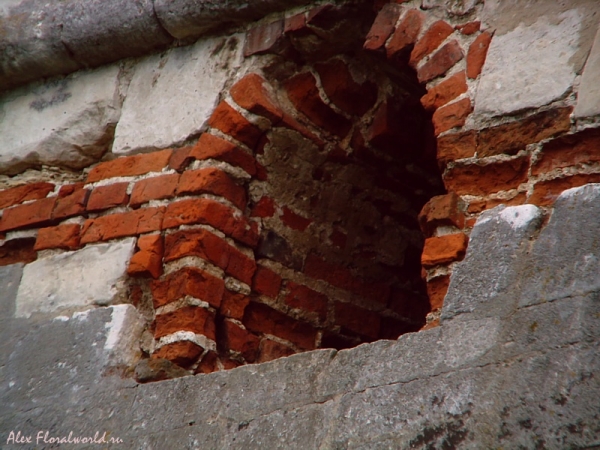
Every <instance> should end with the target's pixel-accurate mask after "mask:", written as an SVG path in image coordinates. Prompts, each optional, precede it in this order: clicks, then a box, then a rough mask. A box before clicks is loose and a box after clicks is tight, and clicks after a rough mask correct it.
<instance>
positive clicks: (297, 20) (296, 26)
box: [283, 13, 306, 33]
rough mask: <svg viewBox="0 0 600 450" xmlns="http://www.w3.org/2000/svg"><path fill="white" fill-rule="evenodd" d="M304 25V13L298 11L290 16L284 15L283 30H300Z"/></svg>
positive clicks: (288, 31) (286, 31) (285, 31)
mask: <svg viewBox="0 0 600 450" xmlns="http://www.w3.org/2000/svg"><path fill="white" fill-rule="evenodd" d="M305 27H306V14H305V13H300V14H296V15H293V16H291V17H286V18H285V22H284V24H283V32H284V33H290V32H292V31H298V30H302V29H303V28H305Z"/></svg>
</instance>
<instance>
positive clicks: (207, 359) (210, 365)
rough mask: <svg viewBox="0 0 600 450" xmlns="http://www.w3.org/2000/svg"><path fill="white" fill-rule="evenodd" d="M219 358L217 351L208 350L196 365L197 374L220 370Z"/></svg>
mask: <svg viewBox="0 0 600 450" xmlns="http://www.w3.org/2000/svg"><path fill="white" fill-rule="evenodd" d="M218 360H219V356H218V355H217V354H216V353H215V352H207V353H206V355H204V356H203V357H202V361H200V364H198V367H196V370H195V372H194V373H195V374H199V373H204V374H207V373H213V372H216V371H218V370H219V365H218V363H217V361H218Z"/></svg>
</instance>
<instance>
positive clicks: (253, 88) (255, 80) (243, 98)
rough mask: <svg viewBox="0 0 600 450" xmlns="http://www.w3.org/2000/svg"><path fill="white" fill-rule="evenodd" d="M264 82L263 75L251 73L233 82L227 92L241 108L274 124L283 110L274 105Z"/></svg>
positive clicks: (280, 116)
mask: <svg viewBox="0 0 600 450" xmlns="http://www.w3.org/2000/svg"><path fill="white" fill-rule="evenodd" d="M264 84H265V80H264V78H263V77H261V76H260V75H258V74H256V73H251V74H248V75H246V76H245V77H244V78H242V79H241V80H240V81H238V82H237V83H236V84H234V85H233V87H232V88H231V90H230V91H229V93H230V94H231V97H232V98H233V100H234V101H235V102H236V103H237V104H238V105H240V106H241V107H242V108H244V109H245V110H247V111H250V112H251V113H253V114H257V115H259V116H262V117H266V118H267V119H269V120H270V121H271V123H273V124H274V125H275V124H277V123H279V122H280V121H281V120H282V118H283V111H282V110H281V109H280V108H279V107H277V106H275V103H274V102H273V100H272V99H271V96H270V95H269V93H268V92H267V89H266V88H265V86H264Z"/></svg>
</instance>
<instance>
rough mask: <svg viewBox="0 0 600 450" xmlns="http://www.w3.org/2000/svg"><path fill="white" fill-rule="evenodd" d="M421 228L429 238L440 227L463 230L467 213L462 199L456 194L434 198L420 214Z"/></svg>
mask: <svg viewBox="0 0 600 450" xmlns="http://www.w3.org/2000/svg"><path fill="white" fill-rule="evenodd" d="M419 226H420V227H421V231H423V234H425V236H427V237H429V236H431V235H432V234H433V233H434V232H435V230H436V228H437V227H440V226H454V227H457V228H463V227H464V226H465V213H464V204H463V202H462V200H461V198H460V197H459V196H458V195H456V194H455V193H454V192H450V193H448V194H445V195H438V196H435V197H433V198H432V199H431V200H429V201H428V202H427V203H426V204H425V206H423V209H422V210H421V212H420V213H419Z"/></svg>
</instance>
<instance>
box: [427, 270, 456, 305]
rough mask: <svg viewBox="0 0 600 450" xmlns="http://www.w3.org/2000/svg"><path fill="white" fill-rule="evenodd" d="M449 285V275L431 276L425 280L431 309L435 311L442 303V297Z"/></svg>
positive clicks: (444, 295)
mask: <svg viewBox="0 0 600 450" xmlns="http://www.w3.org/2000/svg"><path fill="white" fill-rule="evenodd" d="M449 285H450V275H443V276H441V277H435V278H432V279H431V280H429V281H428V282H427V295H428V296H429V303H430V305H431V309H432V310H433V311H435V310H436V309H440V308H441V307H442V306H443V305H444V297H446V293H447V292H448V286H449Z"/></svg>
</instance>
